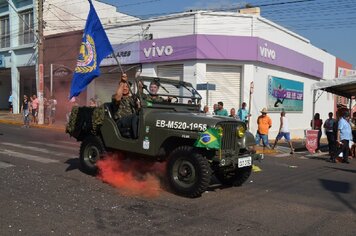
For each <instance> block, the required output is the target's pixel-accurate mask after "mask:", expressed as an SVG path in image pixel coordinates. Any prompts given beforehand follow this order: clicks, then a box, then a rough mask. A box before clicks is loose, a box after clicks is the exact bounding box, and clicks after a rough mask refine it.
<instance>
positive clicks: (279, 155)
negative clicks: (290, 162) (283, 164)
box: [275, 153, 290, 157]
mask: <svg viewBox="0 0 356 236" xmlns="http://www.w3.org/2000/svg"><path fill="white" fill-rule="evenodd" d="M288 156H290V154H288V153H282V154H278V155H275V157H288Z"/></svg>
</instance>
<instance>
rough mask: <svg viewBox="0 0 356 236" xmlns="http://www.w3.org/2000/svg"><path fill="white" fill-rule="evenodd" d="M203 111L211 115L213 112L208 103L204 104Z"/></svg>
mask: <svg viewBox="0 0 356 236" xmlns="http://www.w3.org/2000/svg"><path fill="white" fill-rule="evenodd" d="M203 113H205V114H206V115H211V113H210V112H209V106H208V105H205V106H204V108H203Z"/></svg>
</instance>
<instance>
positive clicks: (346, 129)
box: [330, 111, 352, 164]
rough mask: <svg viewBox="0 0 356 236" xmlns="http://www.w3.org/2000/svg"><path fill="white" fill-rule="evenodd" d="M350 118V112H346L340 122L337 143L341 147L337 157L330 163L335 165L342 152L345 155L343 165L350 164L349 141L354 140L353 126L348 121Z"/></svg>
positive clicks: (336, 154)
mask: <svg viewBox="0 0 356 236" xmlns="http://www.w3.org/2000/svg"><path fill="white" fill-rule="evenodd" d="M348 118H350V114H349V112H348V111H345V112H344V114H343V116H342V118H340V120H339V122H338V126H337V127H338V130H337V136H336V137H337V138H336V141H337V143H338V145H339V147H338V149H337V151H336V153H335V155H333V156H332V157H331V158H330V161H331V162H333V163H335V162H336V157H338V156H339V154H340V153H341V152H342V154H343V160H342V162H343V163H347V164H349V160H348V158H349V141H350V140H352V130H351V125H350V124H349V122H348V121H347V120H348Z"/></svg>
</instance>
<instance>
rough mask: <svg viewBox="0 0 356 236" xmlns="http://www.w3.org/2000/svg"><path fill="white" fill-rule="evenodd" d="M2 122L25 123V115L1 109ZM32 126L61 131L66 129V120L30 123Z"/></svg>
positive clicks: (0, 118) (20, 124)
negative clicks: (50, 122) (51, 122)
mask: <svg viewBox="0 0 356 236" xmlns="http://www.w3.org/2000/svg"><path fill="white" fill-rule="evenodd" d="M0 123H3V124H11V125H18V126H22V125H23V117H22V114H11V113H9V111H0ZM30 128H46V129H52V130H57V131H60V132H64V131H65V122H64V121H56V122H55V123H54V124H50V125H49V124H43V125H39V124H33V123H30Z"/></svg>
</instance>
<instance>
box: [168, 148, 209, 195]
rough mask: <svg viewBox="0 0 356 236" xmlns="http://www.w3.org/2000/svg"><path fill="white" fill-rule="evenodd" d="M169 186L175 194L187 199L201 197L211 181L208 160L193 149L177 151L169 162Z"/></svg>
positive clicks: (172, 154) (178, 149)
mask: <svg viewBox="0 0 356 236" xmlns="http://www.w3.org/2000/svg"><path fill="white" fill-rule="evenodd" d="M167 175H168V181H169V184H170V186H171V188H172V190H173V191H174V192H176V193H177V194H180V195H183V196H187V197H199V196H200V195H201V194H202V193H203V192H205V191H206V189H207V188H208V186H209V184H210V180H211V169H210V165H209V162H208V160H207V159H206V158H205V157H203V156H202V155H201V154H199V153H197V152H195V151H194V149H193V148H192V147H189V146H181V147H178V148H177V149H175V150H174V151H173V152H172V153H171V154H170V156H169V159H168V162H167Z"/></svg>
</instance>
